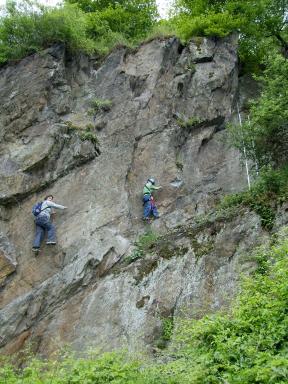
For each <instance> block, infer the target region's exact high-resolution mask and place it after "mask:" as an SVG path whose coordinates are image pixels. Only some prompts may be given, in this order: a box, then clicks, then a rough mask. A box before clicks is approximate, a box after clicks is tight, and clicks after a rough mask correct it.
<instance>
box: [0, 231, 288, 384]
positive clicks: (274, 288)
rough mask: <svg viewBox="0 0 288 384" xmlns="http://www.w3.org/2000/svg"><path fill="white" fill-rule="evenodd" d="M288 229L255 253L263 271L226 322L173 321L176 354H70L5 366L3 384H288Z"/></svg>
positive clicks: (217, 318) (245, 287)
mask: <svg viewBox="0 0 288 384" xmlns="http://www.w3.org/2000/svg"><path fill="white" fill-rule="evenodd" d="M287 235H288V228H286V229H285V230H284V231H282V233H280V234H278V238H274V239H273V240H272V242H271V244H270V246H266V248H264V247H262V248H259V249H257V250H256V251H254V252H253V253H252V254H251V255H250V258H251V260H254V261H255V262H257V263H258V268H256V269H255V271H254V272H253V274H252V275H250V276H249V277H247V276H246V277H245V278H243V283H242V289H241V292H240V294H239V295H238V297H237V298H236V299H235V301H234V304H233V306H232V309H231V311H230V312H229V313H228V314H225V313H217V314H214V315H208V316H206V317H204V318H202V319H200V320H195V319H186V318H174V319H173V322H174V327H173V329H174V333H173V335H172V334H169V339H171V341H170V346H169V347H168V348H167V349H166V351H164V352H163V353H162V354H161V355H160V356H158V359H156V361H147V359H144V358H142V357H139V358H138V359H136V358H135V355H134V357H133V358H132V357H131V356H129V355H128V354H126V353H123V352H119V353H116V352H113V353H105V354H97V353H94V354H93V353H91V354H89V353H86V354H85V356H84V357H83V358H76V357H73V355H71V354H67V353H64V354H63V355H62V356H61V357H60V358H59V356H58V358H56V359H54V360H49V361H46V360H41V359H37V358H31V359H29V360H28V361H27V362H26V363H25V364H24V368H22V369H16V368H15V366H14V365H13V363H12V362H11V360H10V363H9V357H7V358H6V359H4V358H3V360H2V361H1V363H0V383H1V384H4V383H5V384H20V383H21V384H35V383H39V384H48V383H49V384H60V383H61V384H72V383H73V384H83V383H87V384H88V383H91V384H92V383H93V384H97V383H98V384H102V383H103V384H104V383H114V384H127V383H128V384H129V383H130V384H180V383H181V384H213V383H215V384H216V383H227V384H243V383H245V384H249V383H251V384H252V383H253V384H254V383H259V384H260V383H261V384H284V383H287V381H288V341H287V340H288V289H287V288H288V285H287V281H288V263H287V254H288V240H287Z"/></svg>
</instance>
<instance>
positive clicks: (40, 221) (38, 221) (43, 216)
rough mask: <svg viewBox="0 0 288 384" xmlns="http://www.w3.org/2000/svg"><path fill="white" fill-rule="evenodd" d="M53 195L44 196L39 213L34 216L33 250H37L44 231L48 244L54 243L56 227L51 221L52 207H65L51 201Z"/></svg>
mask: <svg viewBox="0 0 288 384" xmlns="http://www.w3.org/2000/svg"><path fill="white" fill-rule="evenodd" d="M52 200H53V196H52V195H49V196H46V197H45V199H44V201H43V203H42V205H41V211H40V213H39V215H37V216H36V218H35V225H36V233H35V238H34V243H33V248H32V251H33V252H38V251H39V249H40V245H41V242H42V240H43V238H44V235H45V231H47V242H46V244H48V245H55V244H56V228H55V225H54V224H53V223H52V222H51V218H50V216H51V214H53V212H52V208H56V209H66V208H67V207H64V205H60V204H55V203H53V201H52Z"/></svg>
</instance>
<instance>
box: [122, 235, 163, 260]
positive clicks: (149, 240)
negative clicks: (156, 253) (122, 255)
mask: <svg viewBox="0 0 288 384" xmlns="http://www.w3.org/2000/svg"><path fill="white" fill-rule="evenodd" d="M157 239H158V235H157V234H156V233H154V232H152V231H151V232H147V233H145V234H144V235H141V236H139V238H138V239H137V240H136V241H135V246H136V248H135V249H134V250H133V252H132V253H131V255H129V256H128V257H127V258H126V261H127V262H128V263H129V264H130V263H132V262H133V261H136V260H138V259H141V258H142V257H144V255H145V252H146V251H148V249H149V248H151V247H152V246H153V244H154V243H155V242H156V240H157Z"/></svg>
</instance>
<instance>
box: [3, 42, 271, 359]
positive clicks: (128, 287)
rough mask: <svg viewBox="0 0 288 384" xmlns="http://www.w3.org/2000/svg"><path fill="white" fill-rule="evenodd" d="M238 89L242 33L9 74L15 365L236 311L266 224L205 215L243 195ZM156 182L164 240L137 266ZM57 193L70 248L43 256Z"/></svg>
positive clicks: (58, 57)
mask: <svg viewBox="0 0 288 384" xmlns="http://www.w3.org/2000/svg"><path fill="white" fill-rule="evenodd" d="M238 93H239V82H238V63H237V39H236V38H235V37H233V36H232V37H229V38H226V39H214V40H213V39H194V40H191V42H190V43H189V44H188V45H187V46H185V47H184V46H182V45H181V43H180V42H179V41H178V40H177V39H176V38H170V39H163V40H154V41H151V42H149V43H146V44H143V45H141V46H140V47H139V48H138V49H137V50H135V51H131V50H129V49H127V48H118V49H116V50H115V51H113V52H112V53H111V54H110V55H109V56H108V57H106V58H105V59H102V60H99V59H97V58H94V59H93V58H87V57H85V56H81V55H79V56H76V57H71V56H69V55H68V54H67V53H66V52H65V48H64V47H62V46H55V47H51V48H49V49H47V50H46V51H44V52H41V53H40V54H35V55H33V56H30V57H27V58H25V59H24V60H22V61H20V62H18V63H14V64H11V65H7V66H5V67H3V68H2V69H1V70H0V180H1V183H0V207H1V208H0V217H1V221H0V231H1V237H0V284H1V292H0V303H1V310H0V345H1V352H2V353H11V352H13V351H17V350H19V349H20V348H22V347H23V346H24V345H26V343H27V342H32V343H33V346H34V348H35V350H36V351H37V352H41V353H44V354H49V353H51V352H52V351H54V350H55V349H57V348H59V347H61V346H63V345H65V344H72V347H73V348H74V349H76V350H83V349H85V348H86V347H90V346H97V347H99V348H102V349H113V348H118V347H122V346H127V345H128V346H129V348H131V349H136V348H140V349H143V348H148V349H149V350H151V348H152V349H153V348H154V347H155V345H156V344H157V340H159V338H161V324H162V319H163V317H165V316H166V317H167V316H177V315H180V313H181V311H183V309H185V312H186V313H189V315H190V316H195V317H200V316H202V315H203V314H205V313H207V312H210V311H216V310H218V309H220V308H223V307H225V306H228V305H229V302H230V300H231V297H233V295H234V293H235V291H236V290H237V284H238V280H239V275H240V273H241V272H243V271H246V270H249V268H251V261H249V260H247V259H245V257H244V256H243V255H244V254H245V252H246V251H247V250H248V249H249V248H250V247H251V246H253V245H254V244H256V243H257V242H259V239H261V238H263V239H265V236H266V235H265V233H264V232H263V230H262V229H261V226H260V220H259V218H258V217H257V216H256V215H254V214H253V213H250V212H243V213H242V215H236V216H235V215H234V216H233V217H231V218H230V219H229V220H227V221H225V220H224V219H223V218H222V219H221V218H220V219H219V218H215V219H213V220H210V222H209V223H208V224H207V225H206V226H201V225H200V226H199V225H198V226H197V225H196V224H195V223H194V219H195V218H196V217H197V216H198V215H200V214H202V213H205V212H207V211H208V210H209V209H213V207H214V206H215V204H216V202H217V201H218V200H219V198H220V197H221V196H222V195H224V194H227V193H231V192H235V191H239V190H241V189H243V188H245V187H246V178H245V173H244V171H243V169H242V167H241V165H240V159H239V154H238V153H237V152H236V151H235V150H234V149H231V148H230V147H229V145H228V144H227V141H226V133H225V124H226V123H227V122H228V121H229V120H230V119H231V118H232V116H233V113H234V107H235V102H236V99H237V97H238ZM149 176H153V177H155V178H156V180H157V181H158V182H159V183H161V185H162V186H163V188H162V190H161V191H159V193H158V194H157V204H158V207H159V211H160V215H161V217H160V219H159V220H158V221H155V222H154V223H153V224H152V225H151V227H149V228H148V231H150V232H151V231H152V232H153V233H154V234H157V236H162V237H160V239H159V241H156V242H154V244H153V245H151V247H150V248H148V249H147V250H146V253H145V255H144V257H143V255H142V257H141V258H139V259H138V260H135V261H133V260H131V255H132V254H133V249H134V242H135V240H136V239H137V238H139V236H141V235H143V233H145V232H147V226H145V224H144V223H143V222H142V220H141V216H142V201H141V191H142V188H143V184H144V183H145V181H146V179H147V178H148V177H149ZM47 192H49V193H52V194H53V195H54V196H55V201H56V202H59V203H60V204H64V205H67V206H68V210H66V211H65V212H60V213H59V214H58V213H57V215H56V218H55V222H56V225H57V230H58V244H57V246H56V247H55V248H53V249H51V248H48V247H47V246H46V245H45V244H43V247H42V249H41V252H40V254H39V255H38V256H37V257H36V258H35V255H34V254H33V253H32V251H31V244H32V239H33V232H34V227H33V225H34V224H33V219H32V215H31V207H32V205H33V204H34V203H35V202H36V201H39V200H41V198H42V197H43V194H46V193H47ZM129 257H130V259H129ZM132 259H133V258H132ZM127 260H130V261H132V262H131V263H129V262H128V261H127Z"/></svg>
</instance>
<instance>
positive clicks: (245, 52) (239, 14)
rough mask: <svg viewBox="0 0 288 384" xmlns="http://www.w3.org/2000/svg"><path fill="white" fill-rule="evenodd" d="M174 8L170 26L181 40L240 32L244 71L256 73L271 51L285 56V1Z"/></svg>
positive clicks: (234, 0) (237, 0) (204, 1)
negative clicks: (276, 51)
mask: <svg viewBox="0 0 288 384" xmlns="http://www.w3.org/2000/svg"><path fill="white" fill-rule="evenodd" d="M173 8H174V12H173V13H174V17H173V18H172V19H171V23H172V24H173V25H175V27H176V31H177V34H178V35H179V36H180V37H181V39H183V40H184V41H187V40H188V39H190V38H191V37H192V36H197V35H199V36H216V37H224V36H227V35H229V34H230V33H232V32H237V33H239V37H240V43H239V56H240V58H241V61H242V64H244V66H245V68H246V70H249V71H255V72H257V71H259V68H260V67H261V61H262V60H263V58H264V57H266V56H267V52H271V50H273V49H278V50H279V49H281V50H282V51H283V53H284V55H286V56H287V54H288V40H287V25H288V23H287V11H288V4H287V1H281V0H258V1H254V0H220V1H219V0H217V1H214V0H193V1H191V0H176V1H175V2H174V7H173ZM285 21H286V22H285Z"/></svg>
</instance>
